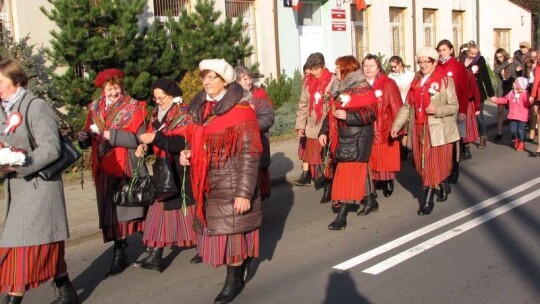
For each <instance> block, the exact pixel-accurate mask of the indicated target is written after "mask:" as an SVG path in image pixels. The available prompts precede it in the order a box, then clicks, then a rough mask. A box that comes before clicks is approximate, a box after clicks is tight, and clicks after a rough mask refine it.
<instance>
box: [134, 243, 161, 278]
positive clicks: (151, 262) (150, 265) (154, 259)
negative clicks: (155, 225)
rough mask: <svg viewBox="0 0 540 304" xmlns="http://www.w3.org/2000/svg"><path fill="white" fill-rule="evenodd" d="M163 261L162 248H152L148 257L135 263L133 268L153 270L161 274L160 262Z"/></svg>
mask: <svg viewBox="0 0 540 304" xmlns="http://www.w3.org/2000/svg"><path fill="white" fill-rule="evenodd" d="M162 261H163V248H158V247H152V249H150V252H149V253H148V255H147V256H146V257H145V258H144V259H142V260H140V261H137V262H135V263H133V266H136V267H140V268H144V269H153V270H157V271H159V272H161V262H162Z"/></svg>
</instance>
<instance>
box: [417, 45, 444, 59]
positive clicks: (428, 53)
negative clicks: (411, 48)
mask: <svg viewBox="0 0 540 304" xmlns="http://www.w3.org/2000/svg"><path fill="white" fill-rule="evenodd" d="M416 57H417V58H420V57H429V58H432V59H434V60H435V61H437V60H439V53H438V52H437V50H436V49H434V48H431V47H424V48H421V49H420V50H418V52H416Z"/></svg>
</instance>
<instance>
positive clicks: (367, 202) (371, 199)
mask: <svg viewBox="0 0 540 304" xmlns="http://www.w3.org/2000/svg"><path fill="white" fill-rule="evenodd" d="M363 202H364V207H363V208H362V209H361V210H360V211H358V213H357V214H356V215H368V214H370V213H371V211H373V212H375V211H378V210H379V203H378V202H377V199H376V196H375V194H373V193H371V194H370V195H368V196H366V197H364V200H363Z"/></svg>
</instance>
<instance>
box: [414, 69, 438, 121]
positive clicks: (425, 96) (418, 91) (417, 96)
mask: <svg viewBox="0 0 540 304" xmlns="http://www.w3.org/2000/svg"><path fill="white" fill-rule="evenodd" d="M443 85H444V87H447V86H448V79H447V78H446V74H445V72H444V70H443V69H442V68H440V67H439V66H437V67H436V68H435V71H433V73H431V75H429V77H428V79H427V80H426V82H425V83H424V85H422V75H421V74H420V73H418V74H417V75H416V77H415V78H414V80H413V82H412V83H411V91H410V92H409V95H408V96H407V102H408V103H409V104H410V105H411V106H412V107H414V113H415V120H414V122H415V124H425V123H427V113H426V108H427V107H428V106H429V105H430V104H431V96H433V95H435V94H437V93H439V92H440V91H441V86H443Z"/></svg>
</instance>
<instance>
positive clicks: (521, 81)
mask: <svg viewBox="0 0 540 304" xmlns="http://www.w3.org/2000/svg"><path fill="white" fill-rule="evenodd" d="M514 83H515V85H516V88H517V89H522V90H526V89H527V87H528V86H529V81H528V80H527V78H525V77H518V78H516V81H515V82H514Z"/></svg>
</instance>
